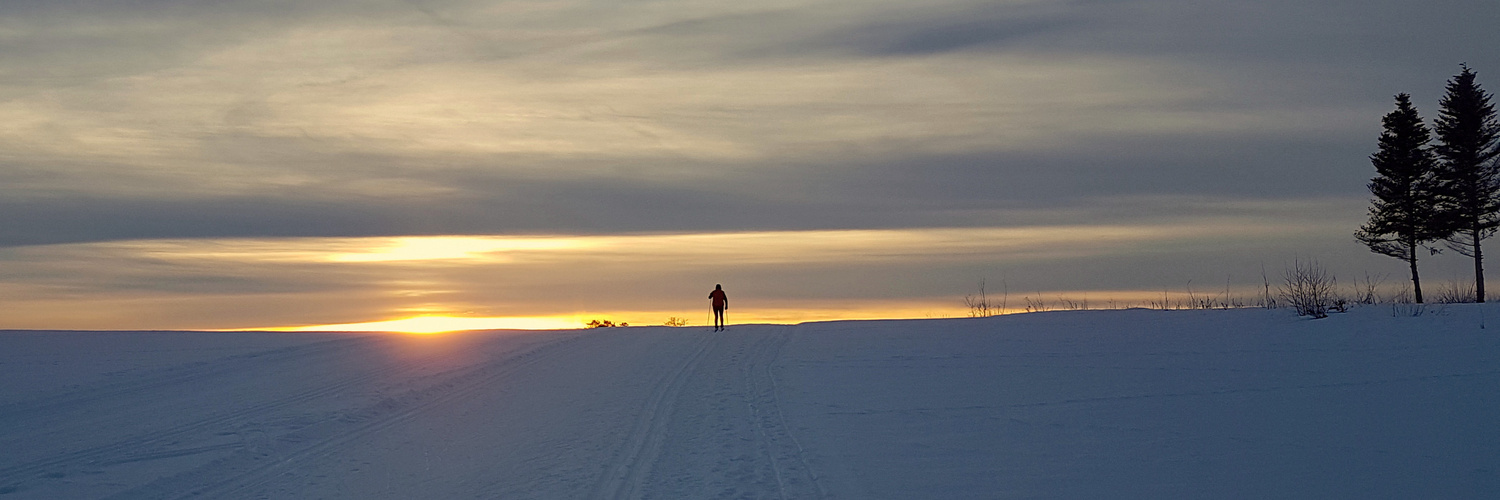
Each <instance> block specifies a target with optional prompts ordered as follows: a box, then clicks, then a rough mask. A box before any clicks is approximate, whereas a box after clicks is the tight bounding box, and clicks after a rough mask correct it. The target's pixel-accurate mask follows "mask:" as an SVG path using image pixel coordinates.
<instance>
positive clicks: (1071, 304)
mask: <svg viewBox="0 0 1500 500" xmlns="http://www.w3.org/2000/svg"><path fill="white" fill-rule="evenodd" d="M1057 305H1058V307H1059V308H1062V309H1063V310H1065V311H1083V310H1086V309H1088V308H1089V299H1088V298H1084V299H1083V300H1082V301H1077V300H1073V299H1070V298H1067V297H1063V296H1061V295H1059V296H1057Z"/></svg>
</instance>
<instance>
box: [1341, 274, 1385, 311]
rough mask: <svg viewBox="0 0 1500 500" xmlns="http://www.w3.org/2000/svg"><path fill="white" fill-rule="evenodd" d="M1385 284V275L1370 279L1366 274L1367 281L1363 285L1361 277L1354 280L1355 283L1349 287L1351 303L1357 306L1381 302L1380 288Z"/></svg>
mask: <svg viewBox="0 0 1500 500" xmlns="http://www.w3.org/2000/svg"><path fill="white" fill-rule="evenodd" d="M1384 284H1385V275H1384V274H1379V275H1376V276H1375V277H1373V278H1372V277H1370V273H1365V281H1364V282H1363V283H1361V282H1360V281H1359V277H1355V278H1354V283H1353V284H1351V285H1350V287H1349V292H1350V293H1349V301H1350V302H1352V303H1355V304H1364V305H1370V304H1375V303H1377V302H1380V293H1379V290H1380V287H1381V285H1384Z"/></svg>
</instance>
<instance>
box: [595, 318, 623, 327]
mask: <svg viewBox="0 0 1500 500" xmlns="http://www.w3.org/2000/svg"><path fill="white" fill-rule="evenodd" d="M584 326H586V327H588V328H613V327H615V326H630V323H620V324H619V325H615V322H613V321H610V320H607V319H606V320H597V319H596V320H593V321H590V322H588V323H586V324H585V325H584Z"/></svg>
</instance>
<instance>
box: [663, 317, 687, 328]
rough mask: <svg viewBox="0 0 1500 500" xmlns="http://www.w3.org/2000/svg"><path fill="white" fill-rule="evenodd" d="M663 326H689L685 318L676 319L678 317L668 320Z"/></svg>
mask: <svg viewBox="0 0 1500 500" xmlns="http://www.w3.org/2000/svg"><path fill="white" fill-rule="evenodd" d="M662 325H663V326H687V320H686V319H683V318H679V317H676V316H672V317H670V318H667V322H666V323H662Z"/></svg>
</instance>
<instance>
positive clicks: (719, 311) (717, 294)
mask: <svg viewBox="0 0 1500 500" xmlns="http://www.w3.org/2000/svg"><path fill="white" fill-rule="evenodd" d="M708 298H710V299H713V306H714V331H716V332H717V331H720V330H723V329H724V310H725V309H729V296H727V295H724V287H723V285H714V291H712V292H708Z"/></svg>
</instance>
